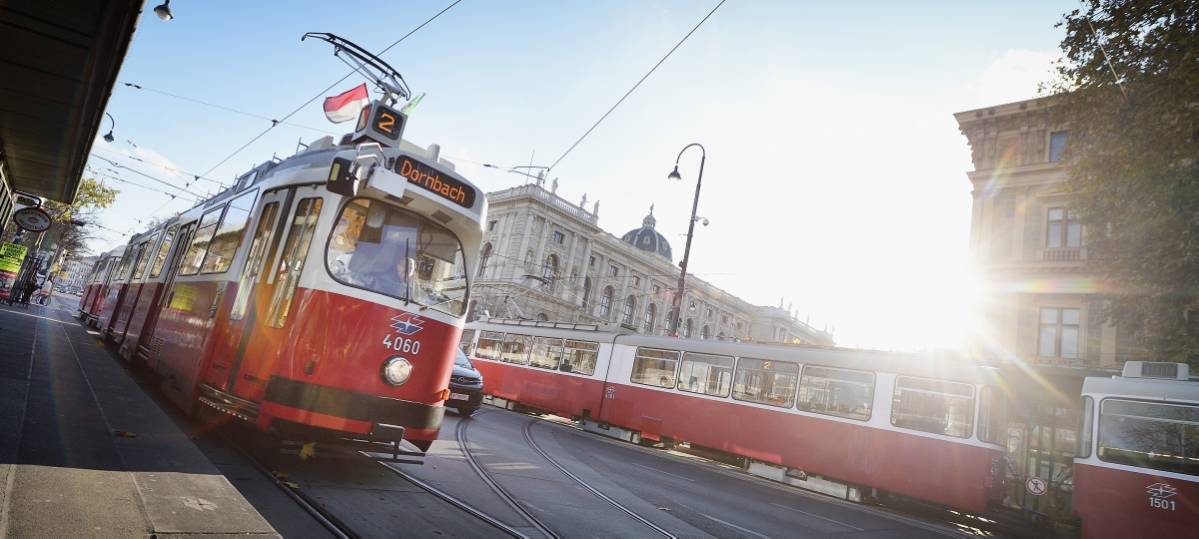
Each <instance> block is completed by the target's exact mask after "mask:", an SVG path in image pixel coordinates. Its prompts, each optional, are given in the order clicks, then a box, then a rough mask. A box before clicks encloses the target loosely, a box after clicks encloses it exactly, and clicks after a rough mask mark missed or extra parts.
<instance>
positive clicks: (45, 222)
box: [12, 208, 51, 232]
mask: <svg viewBox="0 0 1199 539" xmlns="http://www.w3.org/2000/svg"><path fill="white" fill-rule="evenodd" d="M12 218H13V221H16V223H17V226H19V227H21V228H24V229H25V230H28V231H30V232H42V231H44V230H47V229H49V228H50V222H51V219H50V214H49V213H46V210H43V209H41V208H21V209H19V210H17V211H15V212H13V214H12Z"/></svg>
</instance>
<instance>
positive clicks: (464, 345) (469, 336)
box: [458, 329, 475, 356]
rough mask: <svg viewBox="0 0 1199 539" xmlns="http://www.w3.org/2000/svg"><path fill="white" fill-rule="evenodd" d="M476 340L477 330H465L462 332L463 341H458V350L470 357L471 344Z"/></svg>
mask: <svg viewBox="0 0 1199 539" xmlns="http://www.w3.org/2000/svg"><path fill="white" fill-rule="evenodd" d="M474 340H475V330H473V329H464V330H462V339H461V340H460V341H458V348H459V349H461V350H462V353H463V354H466V355H468V356H469V355H470V343H471V341H474Z"/></svg>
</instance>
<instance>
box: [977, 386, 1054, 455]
mask: <svg viewBox="0 0 1199 539" xmlns="http://www.w3.org/2000/svg"><path fill="white" fill-rule="evenodd" d="M1006 406H1007V399H1005V398H1004V396H1003V393H1002V392H1001V391H1000V390H999V388H997V387H993V386H983V388H982V392H981V394H980V400H979V403H978V439H979V441H981V442H987V443H992V444H999V445H1004V444H1005V443H1006V441H1005V440H1004V434H1006V433H1007V408H1006ZM1058 432H1069V431H1067V430H1065V429H1062V430H1059V431H1058ZM1059 447H1060V446H1059Z"/></svg>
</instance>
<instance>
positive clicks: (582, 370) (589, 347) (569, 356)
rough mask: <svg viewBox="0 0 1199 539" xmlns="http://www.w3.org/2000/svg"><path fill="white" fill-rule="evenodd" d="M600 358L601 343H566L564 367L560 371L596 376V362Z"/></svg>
mask: <svg viewBox="0 0 1199 539" xmlns="http://www.w3.org/2000/svg"><path fill="white" fill-rule="evenodd" d="M597 356H599V343H593V342H586V341H566V346H565V349H564V350H563V353H562V366H561V367H558V370H560V371H562V372H573V373H577V374H586V375H587V376H591V375H593V374H595V360H596V357H597Z"/></svg>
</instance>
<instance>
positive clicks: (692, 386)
mask: <svg viewBox="0 0 1199 539" xmlns="http://www.w3.org/2000/svg"><path fill="white" fill-rule="evenodd" d="M732 385H733V358H731V357H728V356H713V355H708V354H693V353H691V352H687V353H686V354H683V365H682V367H681V368H680V370H679V386H678V387H679V390H680V391H687V392H691V393H699V394H702V395H711V396H713V397H727V396H729V388H730V387H732Z"/></svg>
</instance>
